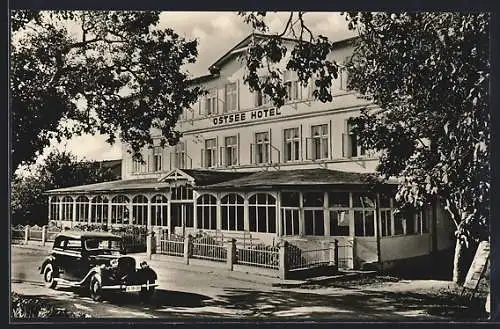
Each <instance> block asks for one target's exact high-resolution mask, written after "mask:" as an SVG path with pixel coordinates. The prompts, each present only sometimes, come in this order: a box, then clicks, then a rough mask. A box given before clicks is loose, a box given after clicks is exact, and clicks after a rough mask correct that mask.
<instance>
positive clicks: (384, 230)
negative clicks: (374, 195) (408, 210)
mask: <svg viewBox="0 0 500 329" xmlns="http://www.w3.org/2000/svg"><path fill="white" fill-rule="evenodd" d="M391 203H392V200H391V199H390V198H389V197H386V196H384V195H380V226H381V227H380V229H381V230H380V231H381V234H382V236H390V235H392V233H391V232H392V205H391Z"/></svg>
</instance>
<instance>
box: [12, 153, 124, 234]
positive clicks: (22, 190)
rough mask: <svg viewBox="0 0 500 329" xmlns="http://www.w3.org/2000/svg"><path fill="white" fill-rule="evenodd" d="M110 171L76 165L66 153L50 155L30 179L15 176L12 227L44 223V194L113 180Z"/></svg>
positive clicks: (96, 165)
mask: <svg viewBox="0 0 500 329" xmlns="http://www.w3.org/2000/svg"><path fill="white" fill-rule="evenodd" d="M114 179H115V177H114V174H113V172H112V170H111V169H110V168H103V167H101V166H100V163H99V162H86V161H77V159H76V157H75V156H73V155H72V154H70V153H68V152H60V151H53V152H51V153H50V154H49V155H48V156H47V159H46V160H45V163H44V164H43V165H40V166H38V167H37V168H34V169H33V172H31V174H30V175H25V176H21V175H15V176H14V178H13V180H12V191H11V214H12V223H13V224H26V223H28V224H39V225H43V224H46V223H47V216H46V214H47V211H48V200H47V196H45V195H44V194H43V193H44V192H46V191H47V190H51V189H57V188H63V187H69V186H75V185H84V184H92V183H98V182H104V181H110V180H114Z"/></svg>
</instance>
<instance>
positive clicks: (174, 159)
mask: <svg viewBox="0 0 500 329" xmlns="http://www.w3.org/2000/svg"><path fill="white" fill-rule="evenodd" d="M185 167H186V148H185V145H184V142H179V143H178V144H177V145H175V147H174V152H173V153H170V168H179V169H182V168H185Z"/></svg>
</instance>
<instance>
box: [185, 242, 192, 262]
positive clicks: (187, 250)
mask: <svg viewBox="0 0 500 329" xmlns="http://www.w3.org/2000/svg"><path fill="white" fill-rule="evenodd" d="M190 243H191V235H189V234H188V235H186V237H185V238H184V264H186V265H189V245H190Z"/></svg>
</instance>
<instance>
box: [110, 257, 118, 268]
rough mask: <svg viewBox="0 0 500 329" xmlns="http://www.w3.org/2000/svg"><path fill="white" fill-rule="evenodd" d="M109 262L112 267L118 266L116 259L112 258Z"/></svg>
mask: <svg viewBox="0 0 500 329" xmlns="http://www.w3.org/2000/svg"><path fill="white" fill-rule="evenodd" d="M109 264H110V265H111V266H112V267H117V266H118V259H112V260H111V261H110V262H109Z"/></svg>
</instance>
